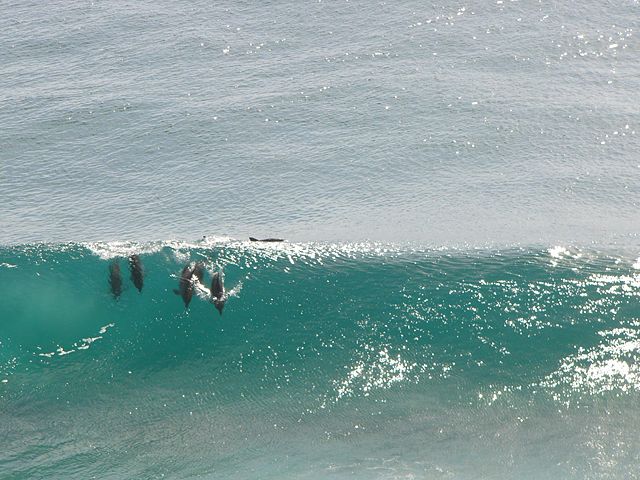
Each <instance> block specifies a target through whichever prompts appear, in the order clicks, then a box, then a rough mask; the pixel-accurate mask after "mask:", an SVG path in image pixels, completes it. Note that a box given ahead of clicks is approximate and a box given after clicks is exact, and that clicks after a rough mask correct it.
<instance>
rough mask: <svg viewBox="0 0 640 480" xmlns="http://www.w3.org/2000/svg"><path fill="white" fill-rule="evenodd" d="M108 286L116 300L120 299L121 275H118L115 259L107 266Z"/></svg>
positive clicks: (118, 267)
mask: <svg viewBox="0 0 640 480" xmlns="http://www.w3.org/2000/svg"><path fill="white" fill-rule="evenodd" d="M109 285H110V286H111V293H112V294H113V298H115V299H116V300H117V299H118V298H120V295H121V294H122V275H120V264H119V263H118V259H117V258H116V259H115V260H114V261H113V262H111V263H110V264H109Z"/></svg>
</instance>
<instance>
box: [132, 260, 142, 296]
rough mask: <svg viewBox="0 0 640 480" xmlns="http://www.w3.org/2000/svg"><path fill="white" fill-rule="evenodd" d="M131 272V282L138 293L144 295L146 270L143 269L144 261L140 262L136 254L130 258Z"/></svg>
mask: <svg viewBox="0 0 640 480" xmlns="http://www.w3.org/2000/svg"><path fill="white" fill-rule="evenodd" d="M129 270H131V281H132V282H133V284H134V285H135V286H136V288H137V289H138V291H139V292H140V293H142V285H143V284H144V268H143V267H142V260H140V257H139V256H138V255H135V254H134V255H131V256H130V257H129Z"/></svg>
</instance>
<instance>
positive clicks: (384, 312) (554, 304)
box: [0, 241, 640, 479]
mask: <svg viewBox="0 0 640 480" xmlns="http://www.w3.org/2000/svg"><path fill="white" fill-rule="evenodd" d="M133 252H137V253H139V254H140V258H141V260H142V262H143V263H144V265H145V271H146V278H145V285H144V288H143V291H142V293H139V292H138V291H137V289H136V288H135V287H134V286H133V284H132V283H131V282H130V281H129V280H128V278H127V276H126V275H125V277H124V281H125V283H124V285H125V287H124V291H123V293H122V295H121V297H120V299H119V300H117V301H116V300H114V298H113V297H112V295H111V293H110V291H109V285H108V265H109V263H110V262H111V261H112V259H113V258H114V257H117V256H121V257H126V256H127V255H129V254H131V253H133ZM198 260H201V261H204V262H205V264H206V266H207V268H208V270H209V271H210V272H211V271H213V270H215V269H216V268H223V269H224V271H225V273H226V283H227V287H228V288H233V289H234V290H235V294H234V295H232V296H231V297H230V298H229V300H228V301H227V305H226V306H225V310H224V314H223V315H222V316H220V315H219V314H218V312H217V311H216V310H215V308H214V307H213V305H212V304H211V303H209V302H207V301H206V299H203V298H199V297H195V298H194V300H193V301H192V304H191V308H190V309H189V311H188V312H187V311H185V309H184V306H183V304H182V301H181V299H180V298H179V297H177V296H175V295H174V294H173V292H172V289H173V288H175V286H176V285H177V282H178V276H179V274H180V270H181V269H182V267H183V265H184V264H186V263H187V262H190V261H191V262H194V261H198ZM639 269H640V260H638V259H637V258H634V257H633V256H625V255H611V254H607V253H604V252H596V251H586V250H577V249H566V248H561V247H556V248H552V249H549V250H548V251H546V250H524V249H518V250H509V251H503V252H499V251H498V252H496V251H493V252H491V251H483V250H472V251H459V250H447V249H441V250H420V249H410V248H404V247H403V248H400V247H394V246H390V245H376V244H342V245H339V244H326V245H322V244H278V245H256V244H252V243H248V242H247V243H243V242H230V241H224V242H220V243H216V242H209V243H195V244H185V243H170V244H166V243H165V244H162V243H154V244H122V243H120V244H87V245H80V244H66V245H57V246H56V245H49V246H44V245H34V246H22V247H13V248H4V249H2V250H0V285H2V291H0V318H2V324H1V325H0V332H1V344H0V382H1V383H0V432H1V434H2V435H1V436H2V439H3V440H2V449H0V472H2V477H3V478H10V479H14V478H16V479H17V478H90V477H94V476H95V478H162V477H165V478H310V479H311V478H363V479H365V478H366V479H370V478H463V479H465V478H469V479H470V478H515V477H517V478H535V479H538V478H540V479H542V478H635V477H636V476H637V475H638V474H639V473H640V470H639V467H638V465H640V456H639V453H638V452H640V436H639V435H638V430H639V429H640V414H639V411H638V401H639V400H640V367H639V366H638V361H640V299H639V296H640V273H639ZM124 270H125V269H123V271H124Z"/></svg>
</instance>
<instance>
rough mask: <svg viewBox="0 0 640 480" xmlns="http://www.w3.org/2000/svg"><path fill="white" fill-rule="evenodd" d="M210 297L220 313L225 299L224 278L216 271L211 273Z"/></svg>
mask: <svg viewBox="0 0 640 480" xmlns="http://www.w3.org/2000/svg"><path fill="white" fill-rule="evenodd" d="M211 299H212V300H213V304H214V305H215V307H216V308H217V309H218V311H219V312H220V315H222V309H223V308H224V302H225V301H226V300H227V299H226V298H224V280H223V278H222V275H221V274H220V273H218V272H216V273H214V274H213V278H212V280H211Z"/></svg>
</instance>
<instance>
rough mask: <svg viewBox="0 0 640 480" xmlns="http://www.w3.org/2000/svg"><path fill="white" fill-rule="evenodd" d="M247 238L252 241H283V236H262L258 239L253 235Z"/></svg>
mask: <svg viewBox="0 0 640 480" xmlns="http://www.w3.org/2000/svg"><path fill="white" fill-rule="evenodd" d="M249 240H251V241H252V242H284V239H283V238H263V239H258V238H255V237H249Z"/></svg>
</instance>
